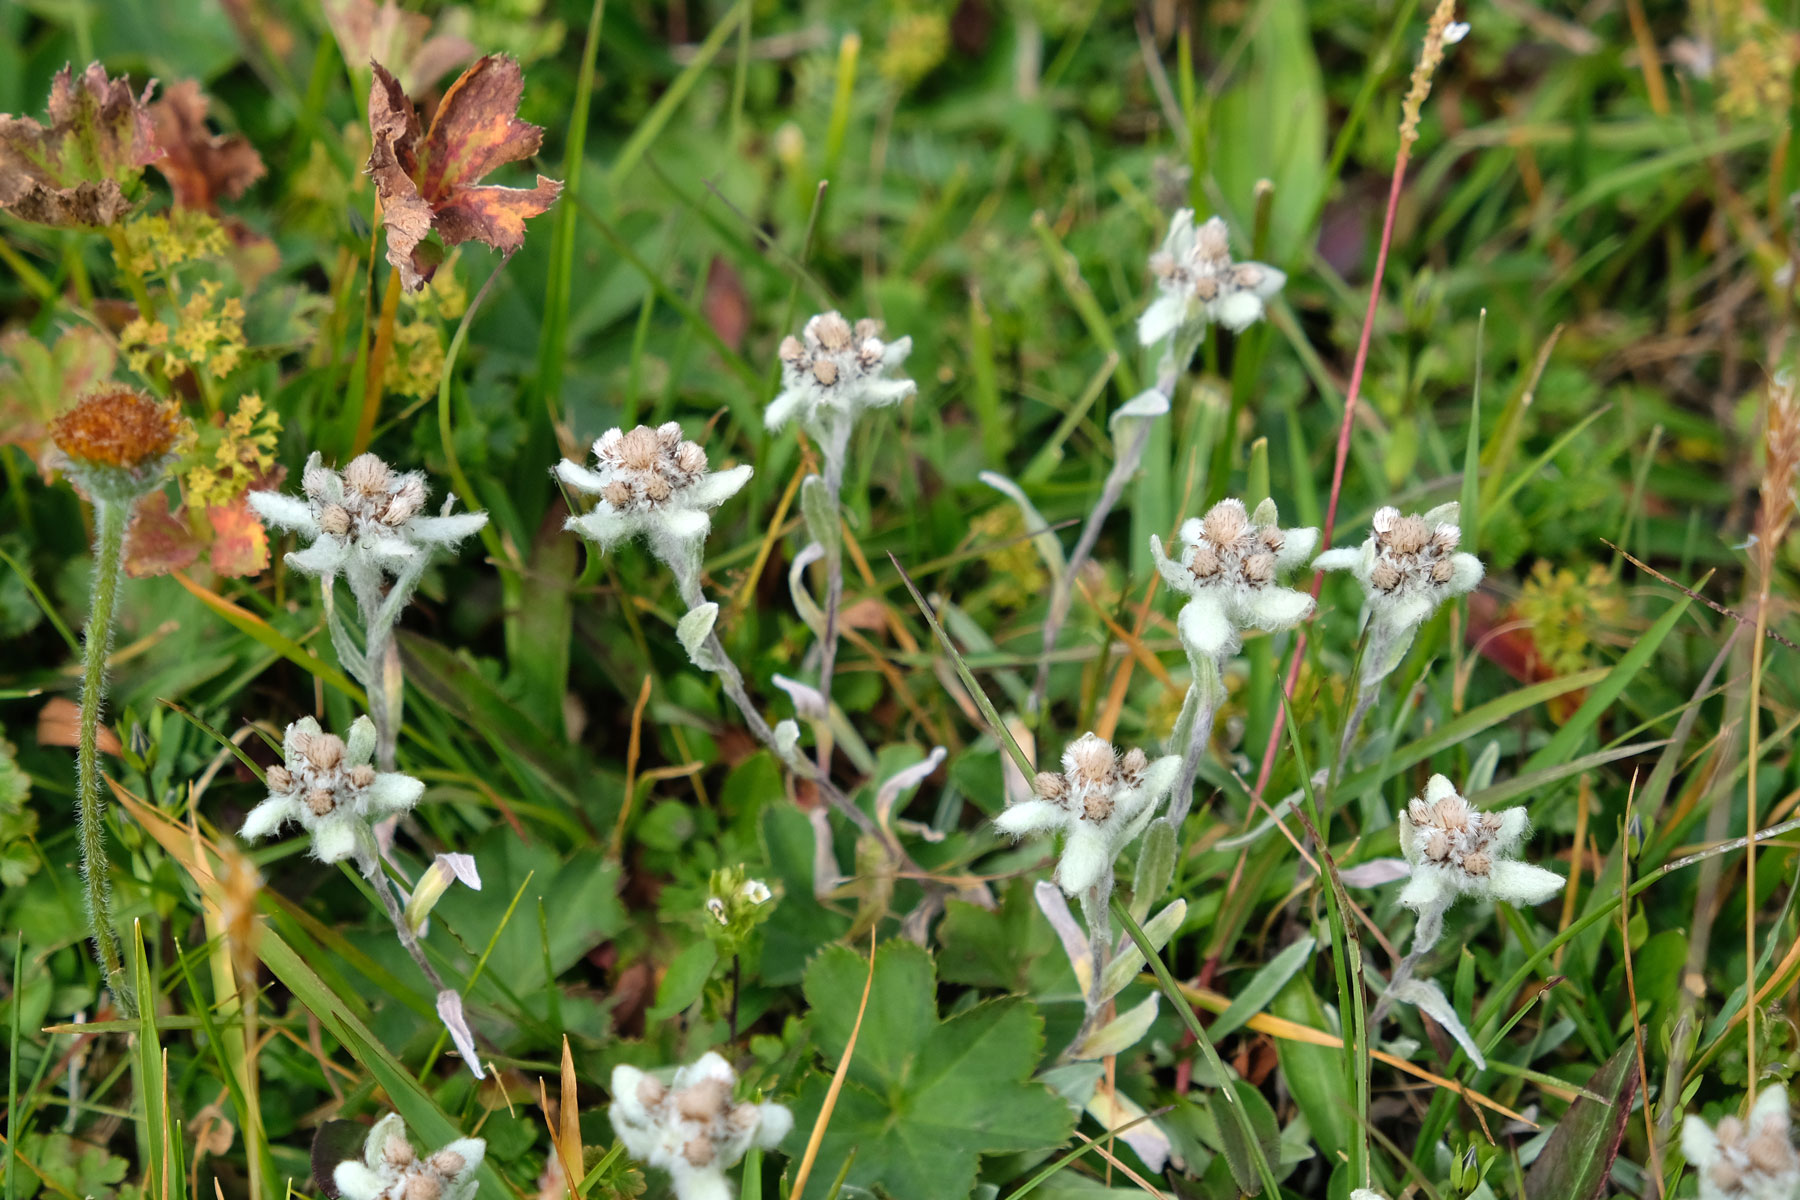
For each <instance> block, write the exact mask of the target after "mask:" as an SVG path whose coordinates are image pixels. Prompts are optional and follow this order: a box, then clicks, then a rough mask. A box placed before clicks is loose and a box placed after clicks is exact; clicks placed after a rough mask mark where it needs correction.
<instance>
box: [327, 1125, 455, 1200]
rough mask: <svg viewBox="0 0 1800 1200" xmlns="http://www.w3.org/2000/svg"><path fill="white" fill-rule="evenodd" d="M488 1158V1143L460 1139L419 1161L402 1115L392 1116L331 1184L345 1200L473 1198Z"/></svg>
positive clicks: (336, 1173) (335, 1174)
mask: <svg viewBox="0 0 1800 1200" xmlns="http://www.w3.org/2000/svg"><path fill="white" fill-rule="evenodd" d="M486 1155H487V1142H486V1141H485V1140H484V1139H482V1138H458V1139H457V1140H456V1141H454V1142H451V1143H450V1144H449V1145H447V1146H445V1147H444V1148H443V1149H442V1150H439V1151H438V1152H437V1153H436V1154H433V1155H430V1156H428V1157H425V1158H420V1157H419V1156H418V1155H417V1154H416V1153H414V1151H413V1148H412V1143H411V1142H409V1141H407V1140H406V1126H405V1124H403V1123H402V1122H401V1120H400V1115H399V1114H398V1113H389V1114H388V1115H387V1116H385V1117H383V1118H381V1120H379V1121H377V1122H375V1126H374V1128H372V1129H370V1130H369V1138H368V1141H366V1142H365V1143H363V1160H362V1161H361V1162H355V1161H350V1162H341V1163H339V1164H338V1165H337V1169H336V1170H335V1171H333V1172H332V1182H333V1183H335V1184H336V1185H337V1190H338V1194H339V1195H341V1196H343V1197H344V1200H470V1197H472V1196H474V1195H475V1189H476V1187H477V1186H479V1182H480V1181H479V1180H477V1179H476V1178H475V1172H476V1171H477V1170H479V1169H480V1167H481V1160H482V1159H483V1158H484V1157H485V1156H486Z"/></svg>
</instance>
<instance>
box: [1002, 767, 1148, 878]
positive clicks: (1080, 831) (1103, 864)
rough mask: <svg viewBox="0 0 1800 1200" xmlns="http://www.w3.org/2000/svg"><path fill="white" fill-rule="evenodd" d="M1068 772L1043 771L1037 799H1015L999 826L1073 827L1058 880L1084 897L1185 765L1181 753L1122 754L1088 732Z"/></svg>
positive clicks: (1020, 832) (1027, 829) (1018, 829)
mask: <svg viewBox="0 0 1800 1200" xmlns="http://www.w3.org/2000/svg"><path fill="white" fill-rule="evenodd" d="M1062 763H1063V771H1064V772H1065V774H1062V775H1058V774H1056V773H1054V772H1051V771H1042V772H1040V773H1039V774H1038V777H1037V779H1036V780H1034V781H1033V783H1032V791H1033V792H1034V793H1036V795H1035V797H1034V798H1033V799H1030V800H1024V801H1021V802H1020V803H1018V804H1014V805H1011V806H1010V807H1008V808H1007V810H1006V811H1005V812H1003V813H1001V814H1000V815H999V816H998V817H996V818H995V819H994V824H995V825H996V826H998V827H999V829H1000V830H1001V831H1002V832H1004V833H1010V834H1012V836H1013V837H1015V838H1020V837H1024V836H1025V835H1026V834H1028V833H1043V832H1046V831H1049V830H1054V829H1061V830H1064V831H1065V832H1066V833H1067V837H1066V839H1065V840H1064V842H1063V852H1062V860H1061V861H1060V862H1059V863H1058V864H1057V867H1056V878H1057V882H1058V883H1060V884H1062V889H1063V891H1065V892H1067V893H1068V894H1069V895H1071V896H1074V895H1078V894H1080V893H1081V892H1085V891H1086V890H1087V889H1088V888H1091V887H1093V886H1094V885H1095V884H1096V883H1098V882H1099V881H1100V880H1101V879H1103V878H1105V877H1106V873H1107V871H1109V870H1110V869H1111V868H1112V864H1113V859H1115V858H1117V857H1118V854H1119V851H1120V850H1121V849H1123V848H1124V846H1125V844H1126V843H1127V842H1129V841H1130V840H1131V839H1132V838H1134V837H1136V836H1137V835H1138V833H1139V832H1140V831H1141V830H1142V829H1143V827H1144V826H1145V825H1146V824H1148V823H1149V821H1150V818H1151V816H1152V815H1153V814H1154V813H1155V811H1156V805H1157V803H1158V802H1159V801H1160V800H1161V799H1162V798H1163V797H1164V796H1165V795H1167V794H1168V791H1169V788H1170V786H1172V785H1173V784H1174V782H1175V774H1176V772H1177V771H1179V770H1180V769H1181V757H1180V756H1179V755H1174V754H1172V755H1169V756H1168V757H1166V758H1159V759H1157V760H1155V761H1154V762H1152V761H1151V760H1150V758H1149V757H1148V756H1147V755H1145V753H1144V752H1143V751H1142V750H1128V751H1126V752H1125V755H1124V757H1123V758H1121V757H1120V756H1119V754H1118V753H1117V752H1116V751H1115V750H1114V749H1113V748H1112V746H1111V744H1110V743H1108V742H1106V741H1103V740H1102V739H1100V738H1098V737H1096V736H1095V735H1093V734H1091V733H1086V734H1083V735H1082V736H1081V737H1079V738H1077V739H1076V740H1075V741H1074V742H1072V743H1070V745H1069V748H1068V749H1067V750H1064V751H1063V757H1062Z"/></svg>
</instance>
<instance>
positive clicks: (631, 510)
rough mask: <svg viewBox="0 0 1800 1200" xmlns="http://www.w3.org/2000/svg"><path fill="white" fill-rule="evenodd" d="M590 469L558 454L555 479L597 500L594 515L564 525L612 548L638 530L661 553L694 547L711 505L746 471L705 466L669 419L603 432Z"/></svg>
mask: <svg viewBox="0 0 1800 1200" xmlns="http://www.w3.org/2000/svg"><path fill="white" fill-rule="evenodd" d="M594 460H595V466H594V469H591V470H590V469H589V468H587V467H584V466H582V465H581V464H580V463H576V462H571V461H570V460H569V459H566V458H565V459H563V460H562V461H561V462H560V463H558V464H556V475H557V478H559V479H561V480H562V481H563V482H564V483H566V484H568V485H569V486H570V487H572V488H575V489H576V490H578V491H582V492H587V493H589V494H590V495H594V496H598V497H600V504H599V506H598V507H596V508H595V509H594V511H593V512H590V513H587V514H585V515H582V516H578V517H570V518H569V523H568V528H570V529H573V530H575V531H576V532H578V533H580V534H582V535H583V536H584V537H588V538H591V539H593V540H594V541H595V542H598V543H599V544H600V548H601V549H602V550H610V549H612V548H613V547H614V546H616V545H618V544H619V543H620V542H622V541H626V540H628V539H630V538H633V537H637V536H639V535H640V534H641V535H643V536H644V537H645V538H647V539H649V541H650V545H651V548H652V549H653V550H654V551H655V552H656V554H657V556H658V557H659V558H662V559H664V560H665V561H667V560H668V559H669V558H670V557H671V554H674V553H681V552H684V551H682V550H681V548H682V547H688V546H698V544H699V543H700V542H702V541H704V540H705V538H706V535H707V534H708V533H709V532H711V530H712V510H713V509H715V508H717V507H718V506H719V505H721V504H723V503H725V501H727V500H729V499H730V498H731V497H733V496H735V495H737V493H738V491H739V489H741V488H742V487H743V486H744V484H745V483H746V482H747V481H748V480H749V478H750V473H751V468H750V467H748V466H737V467H732V468H731V469H729V470H725V471H708V470H707V469H706V467H707V462H706V451H705V450H703V449H701V447H700V445H699V443H697V442H690V441H687V440H685V439H683V438H682V436H681V426H680V425H677V424H676V423H675V422H673V421H669V422H666V423H665V424H662V425H659V426H657V427H655V428H654V429H653V428H651V427H650V426H648V425H639V426H638V427H637V428H635V429H632V430H629V431H625V430H620V429H609V430H607V431H606V432H605V433H603V434H601V435H600V437H599V439H598V440H597V441H595V442H594Z"/></svg>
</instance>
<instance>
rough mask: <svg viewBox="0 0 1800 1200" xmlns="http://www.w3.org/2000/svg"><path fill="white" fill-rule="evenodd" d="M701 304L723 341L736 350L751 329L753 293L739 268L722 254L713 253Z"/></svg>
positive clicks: (708, 320)
mask: <svg viewBox="0 0 1800 1200" xmlns="http://www.w3.org/2000/svg"><path fill="white" fill-rule="evenodd" d="M701 307H702V310H703V311H704V312H705V313H706V322H707V324H709V325H711V326H712V327H713V332H714V333H716V334H718V335H719V340H720V341H722V342H724V343H725V344H726V345H727V346H730V347H731V348H732V349H733V350H736V349H738V348H739V347H740V346H742V345H743V344H744V335H745V334H746V333H748V332H749V331H750V297H749V296H748V295H747V294H746V293H745V291H744V280H743V278H742V277H741V276H739V275H738V273H737V268H736V267H733V266H732V265H731V263H729V262H728V261H726V259H725V258H724V257H723V256H721V255H717V254H715V255H713V260H712V262H711V264H710V265H708V266H707V268H706V295H705V298H704V300H703V302H702V305H701Z"/></svg>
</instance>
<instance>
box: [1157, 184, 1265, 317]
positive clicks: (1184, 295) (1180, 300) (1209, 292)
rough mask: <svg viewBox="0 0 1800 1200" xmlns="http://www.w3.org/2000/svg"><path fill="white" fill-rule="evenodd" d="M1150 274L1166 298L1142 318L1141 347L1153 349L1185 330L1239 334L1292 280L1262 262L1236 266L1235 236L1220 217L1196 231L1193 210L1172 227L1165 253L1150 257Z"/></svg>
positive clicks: (1183, 212) (1177, 218)
mask: <svg viewBox="0 0 1800 1200" xmlns="http://www.w3.org/2000/svg"><path fill="white" fill-rule="evenodd" d="M1150 270H1151V271H1152V272H1153V273H1154V274H1155V275H1156V286H1157V287H1158V288H1159V289H1160V290H1161V292H1162V294H1161V295H1160V296H1158V297H1157V298H1156V299H1155V300H1154V301H1153V302H1152V303H1151V305H1150V307H1149V308H1147V309H1145V310H1144V315H1143V316H1141V317H1139V318H1138V342H1139V343H1140V344H1141V345H1145V346H1154V345H1156V344H1157V343H1158V342H1161V341H1162V340H1163V339H1164V338H1167V337H1168V336H1169V335H1170V334H1172V333H1174V332H1175V331H1176V330H1178V329H1180V328H1181V327H1182V326H1183V325H1192V324H1196V323H1198V324H1199V325H1200V326H1201V329H1200V332H1201V334H1202V336H1204V333H1205V326H1206V325H1207V324H1219V325H1223V326H1224V327H1225V328H1227V329H1229V330H1231V331H1232V332H1234V333H1235V332H1237V331H1239V330H1241V329H1244V328H1245V327H1246V326H1248V325H1250V324H1252V323H1253V322H1255V321H1256V320H1258V319H1259V318H1260V317H1261V316H1262V315H1263V302H1264V301H1265V300H1267V299H1268V298H1269V297H1270V296H1273V295H1274V294H1275V293H1276V292H1279V291H1280V290H1281V287H1282V285H1283V284H1285V283H1286V282H1287V276H1286V275H1285V274H1283V273H1282V272H1280V271H1278V270H1276V269H1275V268H1274V267H1271V266H1266V265H1264V264H1263V263H1257V262H1241V263H1240V262H1232V261H1231V234H1230V232H1229V231H1228V230H1227V229H1226V228H1225V222H1224V221H1223V220H1221V219H1220V218H1218V217H1211V218H1208V220H1207V221H1206V223H1205V224H1204V225H1201V226H1199V227H1198V228H1195V226H1194V210H1193V209H1191V208H1184V209H1181V210H1180V211H1178V212H1177V213H1176V214H1175V216H1174V218H1173V219H1172V220H1170V222H1169V235H1168V236H1167V237H1165V238H1164V239H1163V244H1162V249H1161V250H1158V251H1157V252H1156V253H1155V254H1152V255H1151V256H1150Z"/></svg>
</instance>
